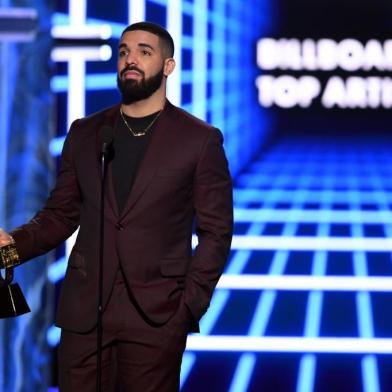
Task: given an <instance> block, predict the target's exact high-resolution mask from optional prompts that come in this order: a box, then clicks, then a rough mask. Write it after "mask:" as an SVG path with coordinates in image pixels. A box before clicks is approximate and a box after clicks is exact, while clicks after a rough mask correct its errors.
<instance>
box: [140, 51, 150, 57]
mask: <svg viewBox="0 0 392 392" xmlns="http://www.w3.org/2000/svg"><path fill="white" fill-rule="evenodd" d="M142 53H143V55H144V56H151V52H149V51H148V50H142Z"/></svg>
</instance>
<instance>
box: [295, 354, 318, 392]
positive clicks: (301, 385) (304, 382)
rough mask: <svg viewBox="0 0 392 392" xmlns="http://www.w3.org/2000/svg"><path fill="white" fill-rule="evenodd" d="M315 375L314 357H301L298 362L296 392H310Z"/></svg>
mask: <svg viewBox="0 0 392 392" xmlns="http://www.w3.org/2000/svg"><path fill="white" fill-rule="evenodd" d="M315 375H316V356H315V355H314V354H306V355H303V356H302V358H301V362H300V369H299V375H298V384H297V392H312V391H313V387H314V379H315Z"/></svg>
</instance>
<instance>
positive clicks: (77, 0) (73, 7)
mask: <svg viewBox="0 0 392 392" xmlns="http://www.w3.org/2000/svg"><path fill="white" fill-rule="evenodd" d="M86 12H87V2H86V0H69V23H70V25H72V26H73V27H78V26H84V25H85V23H86Z"/></svg>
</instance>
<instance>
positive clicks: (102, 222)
mask: <svg viewBox="0 0 392 392" xmlns="http://www.w3.org/2000/svg"><path fill="white" fill-rule="evenodd" d="M108 153H109V143H106V142H104V143H103V144H102V151H101V157H100V158H101V159H100V160H101V208H100V224H99V266H98V306H97V312H98V314H97V384H96V391H97V392H101V378H102V313H103V309H102V296H103V295H102V291H103V250H104V246H103V242H104V228H105V216H104V206H105V179H106V166H107V165H106V158H107V157H108V155H109V154H108Z"/></svg>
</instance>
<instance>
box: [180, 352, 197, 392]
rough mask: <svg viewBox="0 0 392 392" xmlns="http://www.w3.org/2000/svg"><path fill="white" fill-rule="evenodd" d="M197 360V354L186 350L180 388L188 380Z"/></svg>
mask: <svg viewBox="0 0 392 392" xmlns="http://www.w3.org/2000/svg"><path fill="white" fill-rule="evenodd" d="M195 362H196V354H194V353H189V352H186V353H185V354H184V355H183V357H182V362H181V374H180V389H182V388H183V386H184V385H185V382H186V380H187V379H188V376H189V374H190V372H191V370H192V367H193V365H194V364H195Z"/></svg>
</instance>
